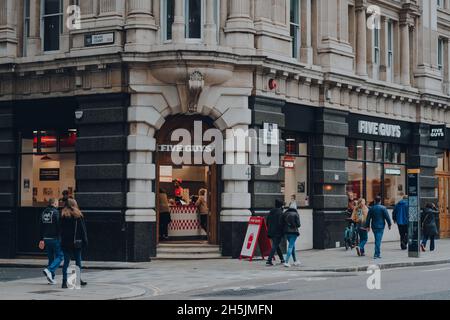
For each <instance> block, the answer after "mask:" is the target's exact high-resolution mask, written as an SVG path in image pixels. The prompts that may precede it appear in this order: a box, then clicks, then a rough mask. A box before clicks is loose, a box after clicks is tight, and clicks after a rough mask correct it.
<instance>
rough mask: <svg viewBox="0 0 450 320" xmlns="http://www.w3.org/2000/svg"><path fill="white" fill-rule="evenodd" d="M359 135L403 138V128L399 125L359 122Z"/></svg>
mask: <svg viewBox="0 0 450 320" xmlns="http://www.w3.org/2000/svg"><path fill="white" fill-rule="evenodd" d="M358 133H361V134H369V135H373V136H382V137H391V138H401V136H402V127H401V126H398V125H392V124H386V123H379V122H371V121H362V120H360V121H359V122H358Z"/></svg>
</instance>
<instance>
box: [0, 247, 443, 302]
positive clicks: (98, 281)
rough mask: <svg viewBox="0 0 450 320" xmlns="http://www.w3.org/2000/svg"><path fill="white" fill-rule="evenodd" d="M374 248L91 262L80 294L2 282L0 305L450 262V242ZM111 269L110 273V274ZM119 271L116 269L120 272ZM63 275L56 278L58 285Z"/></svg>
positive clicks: (34, 281) (41, 281)
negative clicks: (276, 257)
mask: <svg viewBox="0 0 450 320" xmlns="http://www.w3.org/2000/svg"><path fill="white" fill-rule="evenodd" d="M372 253H373V245H368V247H367V254H368V256H367V257H357V256H356V253H355V251H347V252H346V251H345V250H344V249H332V250H325V251H323V250H322V251H318V250H312V251H303V252H298V257H299V258H300V259H301V261H302V263H303V265H302V266H301V267H291V268H289V269H287V268H284V267H283V266H282V265H276V266H274V267H267V266H266V265H265V262H264V261H262V260H254V261H252V262H249V261H245V260H243V261H239V260H232V259H216V260H203V261H195V260H190V261H181V260H180V261H168V260H167V261H164V260H155V261H153V262H151V263H139V264H129V263H125V264H124V263H108V262H104V263H93V262H91V263H89V262H86V263H85V264H86V265H87V266H90V267H94V268H100V269H105V270H103V271H98V270H95V269H94V270H92V271H91V272H86V273H84V274H83V279H84V280H86V281H87V282H88V283H89V284H88V286H87V287H85V288H83V289H81V290H62V289H61V288H60V285H57V286H51V285H48V284H47V283H46V281H45V278H44V277H43V276H42V277H39V278H31V279H22V280H15V281H9V282H1V281H2V279H0V286H1V287H2V290H0V300H4V299H37V300H47V299H50V300H59V299H68V300H71V299H73V300H80V299H87V300H102V299H133V298H143V297H146V298H151V297H158V296H159V297H162V298H163V297H164V295H167V294H181V295H182V294H183V292H187V291H191V290H198V289H202V288H212V287H216V286H227V287H235V286H236V287H238V286H240V285H241V284H242V283H244V282H246V281H247V282H248V281H250V282H251V281H259V280H261V279H268V278H270V279H272V278H273V279H287V278H289V277H290V278H292V277H295V278H302V277H311V276H319V275H326V274H329V273H331V272H358V271H364V270H366V269H367V267H368V266H370V265H373V264H375V263H376V264H378V265H379V266H380V267H381V268H398V267H408V266H421V265H432V264H444V263H450V240H441V241H438V242H437V251H436V252H433V253H431V252H426V253H424V254H422V256H421V258H408V255H407V252H405V251H401V250H400V248H399V244H398V243H385V244H383V247H382V256H383V259H381V260H373V259H372V258H371V255H372ZM44 263H45V261H43V260H37V261H36V260H34V261H31V260H30V261H28V260H0V267H2V266H3V267H4V266H8V267H13V266H20V267H23V266H31V267H37V266H40V267H43V264H44ZM106 269H107V270H106ZM116 269H117V270H116ZM60 274H61V272H60V271H58V273H57V279H58V280H59V281H60V280H61V276H60Z"/></svg>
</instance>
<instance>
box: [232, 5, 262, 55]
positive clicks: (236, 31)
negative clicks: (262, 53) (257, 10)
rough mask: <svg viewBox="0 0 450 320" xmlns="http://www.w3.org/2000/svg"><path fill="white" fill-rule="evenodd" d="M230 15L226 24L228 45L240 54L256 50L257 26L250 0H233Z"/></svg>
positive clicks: (251, 52)
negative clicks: (253, 18) (254, 21)
mask: <svg viewBox="0 0 450 320" xmlns="http://www.w3.org/2000/svg"><path fill="white" fill-rule="evenodd" d="M230 9H231V10H230V15H229V16H228V20H227V22H226V25H225V34H226V41H227V45H228V46H230V47H232V48H233V49H234V52H236V53H240V54H253V53H254V52H255V50H254V49H255V45H254V41H255V33H256V32H255V27H254V24H253V20H252V19H251V17H250V1H245V0H231V8H230Z"/></svg>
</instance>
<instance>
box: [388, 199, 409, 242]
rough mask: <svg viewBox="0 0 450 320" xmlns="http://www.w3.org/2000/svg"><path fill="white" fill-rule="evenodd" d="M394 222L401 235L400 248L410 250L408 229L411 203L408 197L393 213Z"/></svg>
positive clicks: (401, 201)
mask: <svg viewBox="0 0 450 320" xmlns="http://www.w3.org/2000/svg"><path fill="white" fill-rule="evenodd" d="M392 220H393V221H394V223H395V224H397V226H398V232H399V233H400V247H401V248H402V250H406V249H408V227H409V202H408V196H403V199H402V200H400V201H399V202H398V203H397V205H396V206H395V208H394V211H393V212H392Z"/></svg>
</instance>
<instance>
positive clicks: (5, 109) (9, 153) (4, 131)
mask: <svg viewBox="0 0 450 320" xmlns="http://www.w3.org/2000/svg"><path fill="white" fill-rule="evenodd" d="M13 112H14V109H13V104H12V103H11V102H6V103H5V102H4V103H0V258H13V257H14V255H15V254H16V212H15V210H14V207H15V205H16V196H15V194H16V190H17V184H16V181H17V180H16V179H17V155H16V152H17V149H16V148H17V146H18V145H19V143H18V141H17V140H16V135H15V134H14V129H13V127H14V120H13V119H14V115H13Z"/></svg>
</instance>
